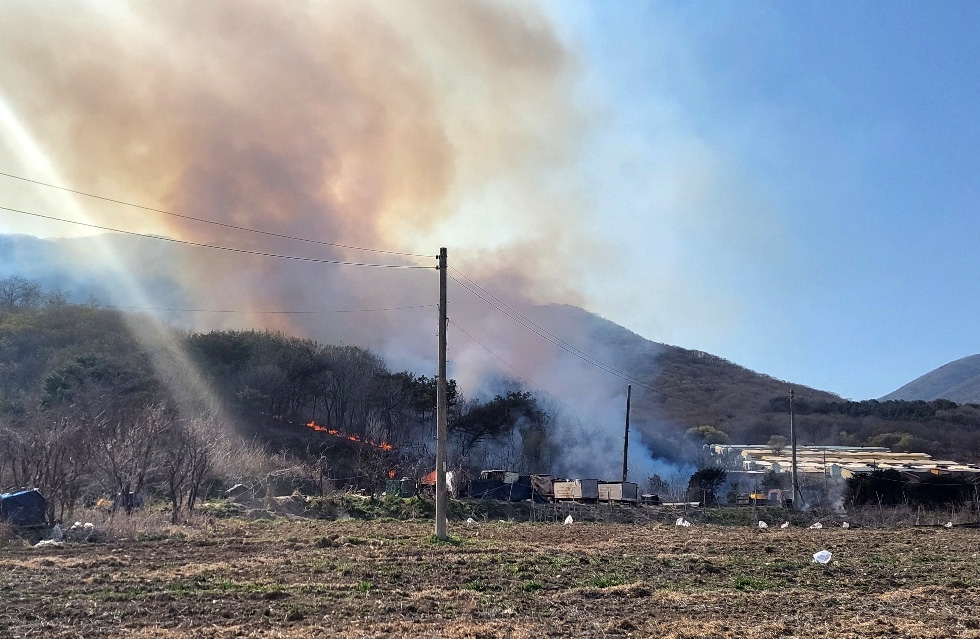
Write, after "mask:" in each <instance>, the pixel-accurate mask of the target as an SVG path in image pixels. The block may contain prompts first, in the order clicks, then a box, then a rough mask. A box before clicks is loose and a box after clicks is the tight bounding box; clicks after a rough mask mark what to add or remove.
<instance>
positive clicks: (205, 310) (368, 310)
mask: <svg viewBox="0 0 980 639" xmlns="http://www.w3.org/2000/svg"><path fill="white" fill-rule="evenodd" d="M88 306H94V307H95V308H106V309H114V310H121V311H169V312H176V313H248V314H253V315H321V314H328V313H378V312H382V311H407V310H411V309H417V308H433V307H435V306H438V304H421V305H419V306H392V307H390V308H360V309H344V310H321V311H249V310H245V309H209V308H154V307H145V306H116V305H112V304H89V305H88Z"/></svg>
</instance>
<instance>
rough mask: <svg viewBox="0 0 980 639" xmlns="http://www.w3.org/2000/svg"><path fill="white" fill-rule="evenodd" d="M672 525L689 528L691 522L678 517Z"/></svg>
mask: <svg viewBox="0 0 980 639" xmlns="http://www.w3.org/2000/svg"><path fill="white" fill-rule="evenodd" d="M674 525H675V526H683V527H684V528H689V527H690V526H691V522H689V521H688V520H686V519H684V518H683V517H678V518H677V521H676V522H674Z"/></svg>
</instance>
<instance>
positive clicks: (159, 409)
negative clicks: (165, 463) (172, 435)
mask: <svg viewBox="0 0 980 639" xmlns="http://www.w3.org/2000/svg"><path fill="white" fill-rule="evenodd" d="M172 423H173V417H172V415H171V414H170V413H169V411H168V410H167V409H166V408H165V407H164V406H163V405H160V404H157V405H155V406H150V407H147V408H144V409H143V410H142V411H141V412H140V413H139V414H138V416H137V417H136V418H135V419H123V418H120V419H117V420H113V421H109V420H101V422H100V423H99V424H97V425H96V428H95V448H96V454H97V461H96V464H97V467H98V470H99V474H100V475H101V480H102V483H103V486H104V487H105V488H106V489H107V490H109V491H111V492H112V494H114V495H116V499H117V502H118V501H119V500H121V502H122V503H121V504H119V503H117V504H116V507H117V508H118V507H119V506H120V505H121V506H122V508H123V509H124V510H125V511H126V514H127V515H128V514H130V513H132V512H133V509H134V508H136V507H137V506H138V505H139V500H140V499H141V498H142V494H143V492H144V490H145V489H146V487H147V485H148V484H149V483H150V481H151V479H152V478H153V474H154V473H155V472H156V471H157V470H158V469H159V466H160V463H161V460H160V455H161V449H162V448H163V446H164V444H165V441H166V440H165V438H166V437H167V435H168V434H169V432H170V431H171V430H172V428H171V427H172Z"/></svg>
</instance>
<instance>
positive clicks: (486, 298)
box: [450, 269, 710, 408]
mask: <svg viewBox="0 0 980 639" xmlns="http://www.w3.org/2000/svg"><path fill="white" fill-rule="evenodd" d="M454 270H455V269H454ZM457 272H458V271H457ZM460 275H462V273H460ZM463 277H466V276H465V275H463ZM450 278H451V279H452V280H453V281H454V282H456V283H457V284H459V285H460V286H462V287H463V288H464V289H466V290H467V291H469V292H470V293H472V294H473V295H474V296H476V297H477V298H478V299H480V300H482V301H483V302H485V303H486V304H488V305H489V306H491V307H493V308H494V309H496V310H497V311H498V312H500V313H502V314H503V315H505V316H507V317H509V318H510V319H512V320H513V321H515V322H517V323H518V324H520V325H521V326H523V327H524V328H526V329H527V330H529V331H531V332H532V333H534V334H535V335H537V336H538V337H540V338H542V339H544V340H545V341H547V342H550V343H551V344H553V345H554V346H556V347H558V348H560V349H561V350H563V351H565V352H567V353H569V354H570V355H573V356H574V357H577V358H579V359H581V360H582V361H584V362H586V363H588V364H591V365H592V366H594V367H596V368H598V369H599V370H601V371H603V372H605V373H608V374H610V375H613V376H614V377H618V378H619V379H621V380H623V381H626V382H629V383H631V384H634V385H636V386H639V387H640V388H644V389H646V390H648V391H650V392H652V393H656V394H658V395H662V396H664V397H667V398H670V399H676V400H678V401H682V402H686V403H688V404H693V405H695V406H704V407H706V408H710V407H709V406H708V405H707V404H704V403H702V402H695V401H693V400H690V399H685V398H683V397H677V396H676V395H671V394H669V393H666V392H664V391H662V390H659V389H657V388H654V387H653V386H650V385H649V384H645V383H643V382H641V381H639V380H637V379H635V378H634V377H632V376H631V375H629V374H627V373H624V372H622V371H620V370H617V369H615V368H613V367H612V366H609V365H608V364H604V363H603V362H601V361H599V360H598V359H596V358H594V357H592V356H591V355H589V354H588V353H585V352H584V351H581V350H579V349H578V348H575V347H574V346H572V345H571V344H568V343H567V342H565V341H564V340H562V339H561V338H560V337H558V336H556V335H554V334H552V333H551V332H549V331H548V330H546V329H544V328H542V327H540V326H538V325H537V324H535V323H534V322H532V321H531V320H530V319H528V318H526V317H525V316H524V315H522V314H521V313H519V312H518V311H516V310H514V309H512V308H511V307H510V306H509V305H507V304H505V303H504V302H499V304H498V303H496V302H495V301H493V300H496V299H497V298H496V297H495V296H494V295H493V294H492V293H490V292H489V291H486V289H484V288H483V287H482V286H479V285H478V284H476V283H475V282H474V286H477V287H478V288H479V289H480V290H482V291H485V292H486V295H484V294H482V293H481V292H480V291H477V290H475V289H474V288H471V287H470V286H467V285H466V284H464V283H463V282H461V281H459V280H458V279H456V278H455V277H452V276H450ZM466 279H467V280H469V278H466ZM469 281H472V280H469Z"/></svg>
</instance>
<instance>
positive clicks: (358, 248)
mask: <svg viewBox="0 0 980 639" xmlns="http://www.w3.org/2000/svg"><path fill="white" fill-rule="evenodd" d="M0 175H2V176H4V177H8V178H12V179H14V180H22V181H24V182H30V183H31V184H37V185H39V186H46V187H49V188H52V189H58V190H59V191H67V192H68V193H74V194H76V195H83V196H85V197H90V198H94V199H97V200H103V201H105V202H112V203H114V204H122V205H123V206H131V207H133V208H137V209H142V210H144V211H152V212H153V213H162V214H163V215H170V216H172V217H178V218H181V219H183V220H192V221H194V222H201V223H203V224H212V225H214V226H220V227H222V228H226V229H234V230H236V231H246V232H248V233H258V234H259V235H268V236H269V237H278V238H280V239H284V240H294V241H296V242H309V243H310V244H320V245H323V246H333V247H336V248H343V249H350V250H353V251H369V252H371V253H384V254H387V255H402V256H405V257H432V256H431V255H421V254H418V253H399V252H397V251H386V250H382V249H374V248H364V247H362V246H349V245H347V244H336V243H334V242H324V241H322V240H314V239H311V238H308V237H296V236H293V235H285V234H282V233H273V232H271V231H261V230H259V229H253V228H248V227H245V226H236V225H234V224H227V223H225V222H218V221H215V220H208V219H204V218H200V217H194V216H192V215H183V214H181V213H174V212H173V211H167V210H165V209H157V208H153V207H151V206H144V205H142V204H134V203H133V202H126V201H124V200H118V199H115V198H111V197H105V196H103V195H96V194H95V193H87V192H85V191H79V190H76V189H70V188H68V187H66V186H58V185H57V184H49V183H47V182H41V181H40V180H32V179H30V178H26V177H21V176H19V175H13V174H12V173H3V172H0Z"/></svg>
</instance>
